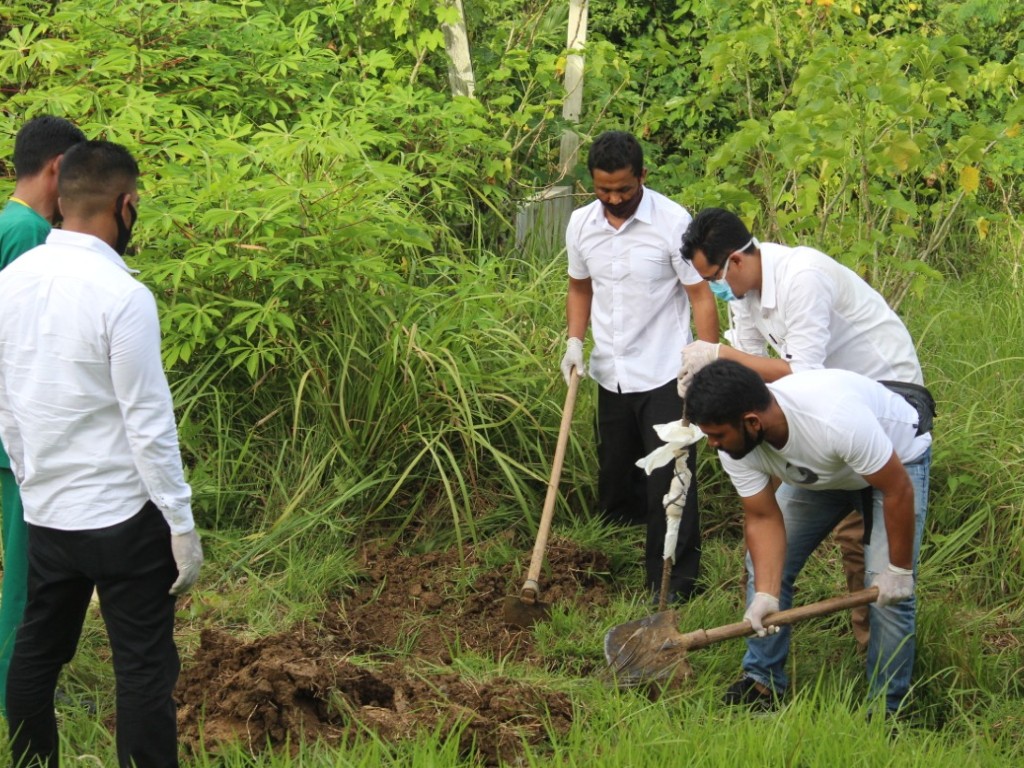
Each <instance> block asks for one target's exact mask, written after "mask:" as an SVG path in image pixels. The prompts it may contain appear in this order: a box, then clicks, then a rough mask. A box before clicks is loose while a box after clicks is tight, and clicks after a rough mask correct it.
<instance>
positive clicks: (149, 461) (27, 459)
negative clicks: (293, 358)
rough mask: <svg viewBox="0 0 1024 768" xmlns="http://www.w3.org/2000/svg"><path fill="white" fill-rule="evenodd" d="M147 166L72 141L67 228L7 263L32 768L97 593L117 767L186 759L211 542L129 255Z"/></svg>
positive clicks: (17, 740) (3, 346) (3, 372)
mask: <svg viewBox="0 0 1024 768" xmlns="http://www.w3.org/2000/svg"><path fill="white" fill-rule="evenodd" d="M138 175H139V168H138V165H137V164H136V162H135V160H134V159H133V158H132V156H131V155H130V154H129V153H128V151H127V150H125V149H124V148H123V147H121V146H119V145H117V144H112V143H110V142H105V141H87V142H81V143H79V144H77V145H75V146H74V147H72V148H71V149H70V150H68V152H67V153H66V154H65V156H64V160H63V162H62V164H61V167H60V175H59V181H58V187H59V193H60V208H61V212H62V214H63V216H64V228H63V229H62V230H54V231H53V232H51V233H50V234H49V236H48V237H47V238H46V243H45V244H43V245H41V246H39V247H37V248H33V249H32V250H30V251H28V252H27V253H25V254H24V255H23V256H21V257H20V258H19V259H18V260H17V261H16V262H14V263H13V264H12V265H11V266H10V267H8V268H7V269H5V270H4V271H3V272H2V273H0V438H2V439H3V442H4V444H5V445H6V446H7V448H8V450H9V451H10V458H11V467H12V469H13V470H14V472H15V475H16V477H17V480H18V482H19V484H20V486H21V494H22V499H23V501H24V507H25V522H26V523H27V527H28V585H29V599H28V603H27V605H26V606H25V612H24V618H23V620H22V623H21V626H20V627H19V628H18V633H17V639H16V641H15V646H14V655H13V658H12V659H11V668H10V673H9V676H8V681H7V717H8V723H9V728H10V749H11V754H12V757H13V759H14V763H15V765H18V764H25V765H37V764H38V765H45V766H57V765H58V764H59V754H58V737H57V723H56V720H55V717H54V711H53V699H54V691H55V689H56V684H57V678H58V675H59V673H60V670H61V667H62V666H63V665H64V664H65V663H67V662H68V661H70V660H71V658H72V656H73V655H74V653H75V648H76V646H77V644H78V638H79V634H80V632H81V628H82V622H83V620H84V618H85V613H86V609H87V608H88V605H89V600H90V598H91V596H92V593H93V589H94V588H95V590H96V591H97V592H98V593H99V597H100V610H101V612H102V614H103V620H104V623H105V624H106V628H107V634H108V636H109V638H110V644H111V647H112V649H113V662H114V673H115V677H116V680H117V753H118V763H119V765H120V766H122V768H128V766H135V768H170V767H172V766H177V765H178V757H177V723H176V719H177V718H176V712H175V704H174V699H173V698H172V692H173V690H174V686H175V683H176V681H177V677H178V670H179V661H178V652H177V649H176V648H175V645H174V636H173V630H174V607H175V597H176V596H177V595H180V594H183V593H184V592H186V591H187V590H188V589H189V588H190V587H191V586H192V584H194V583H195V581H196V579H197V577H198V575H199V568H200V565H201V564H202V561H203V553H202V546H201V544H200V541H199V536H198V534H197V532H196V530H195V524H194V522H193V519H192V507H191V489H190V488H189V486H188V484H187V483H186V482H185V478H184V471H183V468H182V463H181V454H180V450H179V447H178V436H177V427H176V425H175V420H174V410H173V405H172V402H171V394H170V389H169V387H168V385H167V379H166V376H165V375H164V371H163V367H162V361H161V359H160V323H159V319H158V317H157V312H156V302H155V301H154V298H153V295H152V293H150V291H149V290H148V289H147V288H146V287H145V286H143V285H142V284H141V283H140V282H138V281H137V280H135V278H133V277H132V275H131V270H129V268H128V266H127V265H126V264H125V262H124V260H123V259H122V255H123V254H124V252H125V251H126V249H127V247H128V242H129V240H130V238H131V231H132V227H133V226H134V224H135V220H136V215H137V214H136V209H137V206H138V202H139V193H138V189H137V185H136V184H137V179H138ZM20 761H23V762H20Z"/></svg>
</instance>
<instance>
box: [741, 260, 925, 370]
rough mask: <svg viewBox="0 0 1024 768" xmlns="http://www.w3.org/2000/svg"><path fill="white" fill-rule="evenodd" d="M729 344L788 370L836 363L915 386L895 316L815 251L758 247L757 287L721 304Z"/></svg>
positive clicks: (910, 352)
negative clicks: (774, 355) (727, 316)
mask: <svg viewBox="0 0 1024 768" xmlns="http://www.w3.org/2000/svg"><path fill="white" fill-rule="evenodd" d="M729 309H730V311H731V312H732V319H733V325H734V328H733V335H732V337H731V339H730V340H731V342H732V343H733V346H735V347H736V348H737V349H739V350H740V351H742V352H747V353H748V354H752V355H766V354H767V345H768V344H770V345H771V346H772V347H773V348H774V349H775V351H776V352H778V354H779V357H781V358H782V359H783V360H785V361H786V362H788V363H789V365H790V367H791V368H792V369H793V372H794V373H796V372H798V371H808V370H814V369H818V368H842V369H843V370H847V371H855V372H857V373H860V374H863V375H864V376H867V377H868V378H871V379H875V380H876V381H902V382H910V383H913V384H923V383H924V377H923V376H922V375H921V364H920V362H918V359H917V351H916V350H915V349H914V342H913V340H912V339H911V338H910V333H909V332H908V331H907V328H906V326H905V325H903V321H902V320H900V318H899V316H898V315H897V314H896V313H895V312H893V311H892V309H891V308H890V307H889V305H888V304H887V303H886V302H885V299H884V298H883V297H882V295H881V294H880V293H878V292H877V291H876V290H874V289H873V288H872V287H871V286H869V285H868V284H867V283H866V282H864V281H863V280H862V279H861V278H860V277H858V276H857V275H856V273H854V272H853V271H852V270H850V269H847V268H846V267H844V266H843V265H842V264H840V263H839V262H837V261H836V260H835V259H833V258H831V257H829V256H827V255H826V254H824V253H822V252H821V251H817V250H815V249H813V248H807V247H805V246H801V247H798V248H789V247H787V246H784V245H777V244H775V243H762V244H761V291H760V292H758V291H750V292H748V293H747V294H746V295H745V296H744V297H743V298H742V299H737V300H736V301H731V302H729Z"/></svg>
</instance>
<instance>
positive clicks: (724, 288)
mask: <svg viewBox="0 0 1024 768" xmlns="http://www.w3.org/2000/svg"><path fill="white" fill-rule="evenodd" d="M729 258H730V259H731V258H732V256H731V255H730V257H729ZM731 263H732V262H731V261H729V259H726V260H725V266H724V267H723V268H722V276H721V277H719V278H718V279H717V280H712V281H710V282H709V283H708V284H709V285H710V286H711V292H712V293H713V294H715V296H716V297H717V298H719V299H721V300H722V301H736V294H735V293H733V292H732V287H731V286H730V285H729V284H728V283H727V282H726V281H725V276H726V275H727V274H729V264H731Z"/></svg>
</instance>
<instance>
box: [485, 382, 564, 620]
mask: <svg viewBox="0 0 1024 768" xmlns="http://www.w3.org/2000/svg"><path fill="white" fill-rule="evenodd" d="M579 386H580V376H579V373H578V372H577V371H576V369H575V368H573V369H572V372H571V373H570V374H569V389H568V391H567V392H566V393H565V406H564V407H563V408H562V425H561V426H560V427H559V428H558V443H557V444H556V445H555V459H554V461H553V462H552V465H551V479H550V480H548V493H547V496H546V497H545V499H544V510H543V511H542V512H541V516H540V527H539V528H538V530H537V541H536V543H534V545H533V557H532V558H531V559H530V568H529V570H528V571H527V572H526V581H525V582H523V588H522V589H521V590H519V594H518V595H509V596H507V597H506V598H505V602H504V605H503V607H502V613H503V615H504V618H505V623H506V624H508V625H510V626H513V627H531V626H533V624H534V623H535V622H537V621H542V620H544V619H546V618H547V617H548V613H549V611H550V609H551V606H550V605H549V604H548V603H544V602H541V599H540V584H539V583H538V581H537V580H538V579H539V578H540V568H541V565H542V564H543V563H544V550H545V549H547V546H548V533H549V532H550V531H551V518H552V517H553V516H554V513H555V501H556V500H557V498H558V481H559V480H560V479H561V477H562V462H563V461H564V459H565V447H566V445H567V444H568V442H569V425H570V424H571V423H572V411H573V407H574V406H575V405H576V391H577V390H578V389H579Z"/></svg>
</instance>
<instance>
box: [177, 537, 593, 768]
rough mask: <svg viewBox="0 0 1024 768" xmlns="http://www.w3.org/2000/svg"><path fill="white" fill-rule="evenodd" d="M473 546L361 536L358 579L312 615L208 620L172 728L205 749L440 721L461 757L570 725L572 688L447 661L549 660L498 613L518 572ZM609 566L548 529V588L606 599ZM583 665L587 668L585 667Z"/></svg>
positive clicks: (503, 751) (396, 730)
mask: <svg viewBox="0 0 1024 768" xmlns="http://www.w3.org/2000/svg"><path fill="white" fill-rule="evenodd" d="M479 555H480V553H479V552H477V551H475V550H472V549H466V550H464V552H463V555H462V557H460V554H459V552H458V551H456V550H451V551H445V552H431V553H427V554H422V555H404V554H401V553H399V552H396V551H393V550H380V549H377V548H368V549H367V550H366V551H364V552H363V561H364V564H365V567H366V580H365V582H364V583H363V584H362V586H361V587H360V588H359V589H358V591H356V592H355V593H354V594H352V595H349V596H346V597H345V598H344V599H342V600H340V601H338V602H337V603H336V604H334V605H333V606H331V608H330V609H329V610H328V611H327V613H326V614H325V615H324V616H323V617H321V619H320V620H319V621H318V622H307V623H304V624H301V625H298V626H296V627H293V628H291V629H289V630H288V631H286V632H282V633H280V634H276V635H273V636H270V637H263V638H259V639H257V640H254V641H251V642H245V641H242V640H240V639H238V638H236V637H234V636H232V635H231V634H229V633H227V632H224V631H221V630H212V629H210V630H204V631H203V633H202V635H201V640H200V645H199V648H198V649H197V650H196V652H195V654H194V656H193V658H192V659H191V660H190V661H187V662H186V663H185V665H184V667H183V669H182V674H181V678H180V680H179V682H178V688H177V692H176V698H177V700H178V704H179V709H178V725H179V732H180V738H181V739H182V741H183V742H184V743H185V744H186V745H187V746H188V747H190V748H191V749H193V750H196V751H199V750H205V751H208V752H210V751H213V752H215V751H216V750H217V748H218V746H219V745H220V744H223V743H224V742H227V741H239V740H240V741H242V742H243V743H244V744H245V745H247V746H248V748H249V749H250V750H251V751H252V752H254V753H255V752H259V751H262V750H264V749H267V748H276V747H280V746H282V745H284V744H285V743H290V744H292V745H293V746H294V745H296V744H297V743H298V742H300V741H302V740H313V739H320V740H324V741H327V742H337V743H343V742H346V741H347V740H350V739H352V738H354V737H356V736H358V735H360V734H364V733H365V732H366V730H367V729H369V730H372V731H373V732H374V733H376V734H377V735H378V736H379V737H381V738H382V739H385V740H388V741H398V740H402V739H409V738H413V737H414V736H415V735H416V734H418V733H421V732H423V731H425V730H426V731H431V732H434V731H438V732H442V733H451V734H453V737H454V735H455V734H457V735H458V739H459V751H460V754H462V755H463V756H464V757H471V756H474V757H476V758H477V759H478V760H479V762H480V763H481V764H483V765H499V764H501V763H508V762H515V760H516V757H517V755H518V754H519V753H520V752H521V750H522V745H523V743H524V742H525V743H529V744H534V745H537V744H542V743H544V742H546V741H547V740H548V739H549V738H550V737H551V735H552V734H556V735H558V734H564V733H565V732H566V731H567V730H568V729H569V727H570V726H571V724H572V719H573V708H572V703H571V701H570V699H569V697H568V696H567V695H566V694H564V693H561V692H558V691H552V690H546V689H544V688H541V687H538V686H536V685H532V684H528V683H525V682H521V681H517V680H513V679H510V678H508V677H504V676H498V677H493V678H490V679H486V680H480V679H477V678H476V677H474V678H471V679H470V678H465V677H463V676H461V675H460V674H459V673H457V672H455V671H454V670H453V669H452V668H451V666H450V665H451V663H452V661H453V660H454V659H455V658H458V657H459V656H460V655H466V654H473V655H476V656H480V657H484V658H487V659H491V660H493V661H495V662H499V661H518V662H523V663H530V664H536V665H538V666H543V665H544V664H545V660H543V659H541V658H538V657H537V655H536V653H535V651H534V648H533V634H532V631H529V630H519V629H515V628H511V627H508V626H506V625H505V624H504V623H503V621H502V600H503V599H504V598H505V596H506V595H516V594H518V591H519V588H520V586H521V584H519V583H516V582H515V581H514V577H515V576H516V574H512V573H509V572H508V571H507V569H504V570H500V571H499V570H486V569H481V568H480V559H479ZM608 570H609V569H608V562H607V558H606V557H605V556H604V555H603V554H601V553H599V552H593V551H584V550H581V549H579V548H578V547H577V546H576V545H575V544H573V543H572V542H569V541H568V540H564V539H557V538H553V539H552V540H551V541H550V543H549V545H548V550H547V568H546V570H545V575H544V578H543V580H542V583H543V588H544V594H543V599H544V600H545V601H547V602H551V603H553V604H576V605H579V606H580V607H581V609H582V608H585V607H596V606H602V605H606V604H607V603H608V590H609V586H608V581H607V579H608ZM473 574H476V575H475V577H474V576H473ZM470 578H472V582H471V583H470V582H469V581H468V579H470ZM560 663H561V660H559V664H560ZM587 665H588V662H586V661H583V662H581V663H580V665H578V669H579V672H580V673H581V674H587V673H589V672H590V671H593V669H592V667H593V664H592V663H591V664H590V668H588V666H587Z"/></svg>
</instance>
